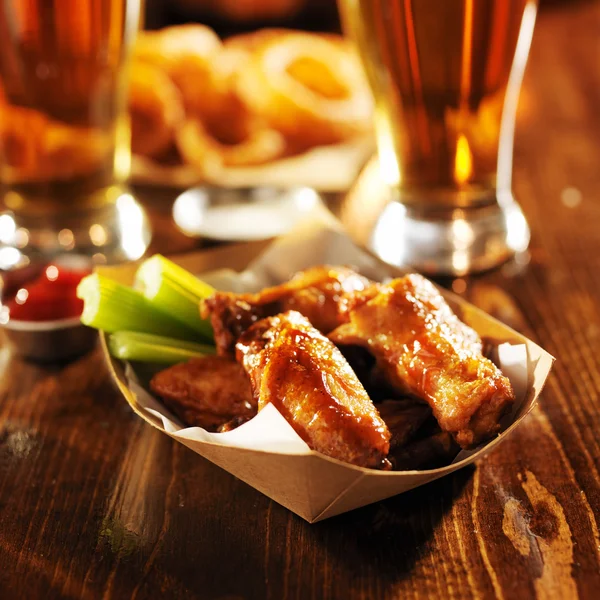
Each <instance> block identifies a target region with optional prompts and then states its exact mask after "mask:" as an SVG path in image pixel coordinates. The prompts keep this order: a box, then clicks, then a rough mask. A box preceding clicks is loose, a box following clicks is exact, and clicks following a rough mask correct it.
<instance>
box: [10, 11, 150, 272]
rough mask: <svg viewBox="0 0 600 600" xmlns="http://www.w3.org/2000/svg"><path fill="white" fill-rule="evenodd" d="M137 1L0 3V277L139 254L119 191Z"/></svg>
mask: <svg viewBox="0 0 600 600" xmlns="http://www.w3.org/2000/svg"><path fill="white" fill-rule="evenodd" d="M140 1H141V0H0V35H1V36H2V47H1V48H0V80H1V81H0V84H1V89H0V179H1V182H2V184H3V188H4V189H3V199H2V204H3V211H4V212H3V213H2V214H1V215H0V268H4V269H6V268H11V267H14V266H16V264H20V263H22V262H23V261H25V262H26V261H27V260H31V259H33V258H36V259H37V258H42V259H45V258H51V257H53V256H55V255H57V254H64V253H71V254H83V255H88V256H90V257H93V258H94V259H96V260H98V261H99V262H104V261H106V260H109V261H115V260H122V259H135V258H139V257H140V256H141V255H142V254H143V253H144V252H145V250H146V248H147V246H148V242H149V229H148V224H147V220H146V217H145V214H144V212H143V210H142V209H141V207H140V206H139V204H138V203H137V202H136V200H135V199H134V198H133V196H132V195H131V193H130V192H129V190H128V189H127V187H126V186H125V183H124V181H125V178H126V177H127V175H128V170H129V160H130V149H129V145H130V137H129V126H128V121H127V112H126V94H127V68H128V55H129V52H130V49H131V45H132V42H133V40H134V37H135V35H136V32H137V30H138V28H139V19H140Z"/></svg>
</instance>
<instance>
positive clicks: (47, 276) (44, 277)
mask: <svg viewBox="0 0 600 600" xmlns="http://www.w3.org/2000/svg"><path fill="white" fill-rule="evenodd" d="M89 273H90V271H89V270H84V269H70V268H68V267H63V266H58V265H53V264H50V265H48V266H46V267H45V268H44V269H43V270H42V271H41V273H40V274H39V275H38V276H37V277H35V278H34V279H31V280H29V281H27V282H25V283H23V284H21V285H20V286H18V288H17V289H14V288H13V290H7V291H8V292H9V293H10V292H11V291H12V294H10V295H9V297H8V298H7V299H5V300H3V304H4V307H5V310H6V309H8V318H9V319H10V320H15V321H56V320H59V319H69V318H74V317H79V316H81V313H82V311H83V300H80V299H79V298H77V293H76V292H77V285H78V284H79V282H80V281H81V279H82V278H83V277H85V276H86V275H89Z"/></svg>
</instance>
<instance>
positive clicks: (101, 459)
mask: <svg viewBox="0 0 600 600" xmlns="http://www.w3.org/2000/svg"><path fill="white" fill-rule="evenodd" d="M599 34H600V5H599V3H598V2H576V1H571V2H565V3H562V4H560V5H559V4H553V5H551V6H549V7H547V8H546V9H545V10H543V11H542V13H541V15H540V17H539V20H538V25H537V30H536V33H535V36H534V43H533V48H532V53H531V60H530V65H529V68H528V71H527V75H526V79H525V83H524V90H523V98H522V103H521V109H520V113H519V122H518V133H517V140H516V148H515V175H514V185H515V193H516V196H517V198H518V199H519V201H520V202H521V204H522V205H523V208H524V210H525V212H526V214H527V216H528V219H529V222H530V224H531V226H532V230H533V240H532V246H531V252H530V254H529V256H528V257H525V258H523V257H521V259H520V260H519V261H513V262H512V263H510V264H507V265H505V266H504V267H503V268H501V269H499V270H498V271H496V272H494V273H489V274H487V275H484V276H482V277H479V278H477V279H474V280H462V279H461V280H455V281H453V282H448V283H449V285H451V286H452V288H453V289H454V290H455V291H456V292H458V293H460V294H463V295H464V296H465V297H467V298H469V299H470V300H472V301H473V302H475V303H476V304H477V305H479V306H481V307H482V308H484V309H486V310H488V311H489V312H491V313H492V314H494V315H495V316H498V317H499V318H500V319H502V320H504V321H505V322H507V323H509V324H510V325H512V326H514V327H515V328H517V329H519V330H521V331H523V332H525V333H527V334H528V335H529V336H530V337H532V338H533V339H534V340H535V341H536V342H538V343H539V344H540V345H542V346H543V347H544V348H546V349H547V350H548V351H549V352H551V353H552V354H554V355H555V356H556V357H557V359H558V360H557V362H556V365H555V368H554V371H553V374H552V375H551V377H550V380H549V383H548V385H547V386H546V389H545V391H544V393H543V395H542V400H541V403H540V405H539V407H538V408H537V409H536V410H535V411H534V412H533V413H532V415H531V416H530V417H529V418H528V420H527V421H526V422H525V423H524V424H523V426H521V427H520V428H519V429H518V430H517V431H516V432H515V433H514V434H513V435H512V436H511V437H510V438H509V439H508V440H507V441H506V442H505V443H504V444H503V445H502V446H501V447H500V448H499V450H497V451H496V452H494V453H492V454H491V455H490V456H489V457H488V458H486V459H484V460H483V461H481V462H480V463H479V464H478V465H477V467H476V468H470V469H465V470H462V471H460V472H458V473H456V474H454V475H452V476H449V477H446V478H444V479H442V480H439V481H436V482H434V483H432V484H429V485H427V486H424V487H422V488H419V489H417V490H414V491H412V492H409V493H406V494H403V495H401V496H397V497H395V498H391V499H389V500H387V501H384V502H380V503H377V504H375V505H371V506H368V507H366V508H363V509H359V510H357V511H354V512H351V513H348V514H345V515H342V516H340V517H335V518H333V519H330V520H327V521H324V522H322V523H318V524H316V525H308V524H307V523H305V522H304V521H303V520H301V519H300V518H298V517H296V516H294V515H293V514H291V513H290V512H288V511H287V510H286V509H284V508H282V507H280V506H278V505H277V504H275V503H273V502H272V501H270V500H269V499H267V498H266V497H264V496H262V495H261V494H260V493H258V492H256V491H255V490H253V489H252V488H250V487H248V486H247V485H245V484H243V483H242V482H240V481H238V480H236V479H235V478H233V477H232V476H230V475H228V474H227V473H225V472H224V471H222V470H220V469H219V468H217V467H216V466H214V465H212V464H210V463H209V462H207V461H205V460H203V459H202V458H200V457H199V456H197V455H195V454H193V453H192V452H190V451H189V450H187V449H186V448H185V447H183V446H181V445H179V444H177V443H174V442H173V441H171V440H170V439H169V438H167V436H164V435H161V434H159V433H158V432H156V431H154V430H153V429H152V428H151V427H149V426H148V425H146V424H144V423H143V422H142V421H141V420H140V419H139V418H137V417H136V416H135V415H133V413H132V412H131V411H130V409H129V407H128V406H127V404H126V403H125V401H124V400H123V399H122V398H121V397H120V396H119V394H118V393H117V391H116V389H115V387H114V385H113V384H112V382H111V380H110V378H109V375H108V372H107V370H106V368H105V366H104V364H103V360H102V357H101V355H100V353H99V351H98V350H96V351H93V352H91V353H90V354H88V355H86V356H84V357H82V358H80V359H79V360H77V361H75V362H72V363H69V364H65V365H52V366H39V365H36V364H32V363H27V362H23V361H20V360H18V359H16V358H14V357H13V356H11V355H10V354H9V352H8V350H7V349H6V348H3V349H2V350H0V598H3V599H13V598H25V599H29V598H32V599H35V598H86V599H87V598H90V599H95V598H110V599H120V598H138V599H143V598H206V599H215V600H216V599H219V600H241V599H273V600H284V599H285V600H296V599H297V600H304V599H316V600H320V599H338V598H340V599H344V600H359V599H361V600H362V599H364V600H368V599H379V598H382V599H392V598H435V597H440V598H503V599H506V600H509V599H510V600H512V599H515V598H516V599H520V598H534V597H537V598H541V599H546V598H548V599H554V598H559V599H562V598H567V599H570V598H577V597H580V598H597V597H598V595H599V593H600V592H599V590H600V535H599V532H598V523H597V520H598V515H600V474H599V470H600V434H599V432H600V400H599V394H600V361H599V360H598V356H599V355H600V308H599V307H600V176H599V175H598V173H599V172H600V170H599V166H598V165H599V164H600V45H599V44H600V35H599ZM141 195H142V197H145V198H147V206H148V207H149V211H150V213H151V215H152V217H153V221H154V225H155V231H156V236H155V241H154V249H155V250H160V251H161V252H164V253H168V252H182V251H186V250H190V249H192V248H194V247H197V245H198V242H197V241H194V240H189V239H186V238H184V237H183V236H180V235H179V234H178V233H177V232H176V230H175V228H174V227H173V225H172V224H171V222H170V220H169V215H170V212H169V211H170V202H171V201H172V194H169V193H168V192H166V193H164V194H162V195H158V194H156V193H154V192H152V193H150V194H149V193H147V191H144V190H141Z"/></svg>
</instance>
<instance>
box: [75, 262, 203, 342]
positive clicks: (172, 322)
mask: <svg viewBox="0 0 600 600" xmlns="http://www.w3.org/2000/svg"><path fill="white" fill-rule="evenodd" d="M77 297H78V298H81V299H82V300H83V313H82V315H81V322H82V323H83V324H84V325H89V326H90V327H94V328H95V329H101V330H102V331H106V332H108V333H113V332H114V331H121V330H128V331H143V332H146V333H155V334H159V335H169V336H171V337H176V338H182V339H191V340H193V339H195V338H197V334H196V333H195V332H194V331H193V330H192V329H190V328H188V327H185V326H184V325H183V324H182V323H181V322H179V321H177V319H173V318H172V317H171V316H169V315H167V314H166V313H164V312H162V311H160V310H158V309H157V308H156V307H154V306H153V305H152V304H151V303H150V302H149V301H148V300H147V299H146V298H144V296H142V294H140V293H139V292H137V291H136V290H133V289H131V288H129V287H126V286H124V285H121V284H120V283H117V282H116V281H113V280H112V279H109V278H108V277H105V276H103V275H99V274H98V273H94V274H92V275H88V276H87V277H84V278H83V279H82V280H81V282H80V284H79V286H78V287H77Z"/></svg>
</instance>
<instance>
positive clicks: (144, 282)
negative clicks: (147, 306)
mask: <svg viewBox="0 0 600 600" xmlns="http://www.w3.org/2000/svg"><path fill="white" fill-rule="evenodd" d="M134 288H135V289H136V290H139V291H140V292H141V293H142V294H143V295H144V296H145V297H146V298H147V299H148V300H149V301H150V302H151V303H152V304H153V305H154V306H155V307H156V308H158V309H160V310H162V311H163V312H165V313H168V314H169V315H171V316H172V317H174V318H175V319H177V320H179V321H180V322H181V323H183V324H184V325H186V326H187V327H189V328H191V329H193V330H194V331H197V332H198V333H200V334H201V335H203V336H204V337H206V338H208V339H210V340H211V341H212V328H211V326H210V323H209V322H208V321H205V320H204V319H202V318H201V317H200V303H201V302H202V300H204V299H205V298H208V297H209V296H212V294H213V293H214V291H215V290H214V288H213V287H212V286H210V285H208V284H207V283H204V282H203V281H201V280H200V279H197V278H196V277H194V276H193V275H192V274H191V273H189V272H188V271H186V270H185V269H184V268H182V267H180V266H179V265H176V264H175V263H173V262H171V261H170V260H168V259H167V258H165V257H164V256H161V255H160V254H155V255H154V256H153V257H151V258H149V259H148V260H145V261H144V262H143V263H142V264H141V265H140V268H139V269H138V271H137V273H136V276H135V284H134Z"/></svg>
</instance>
